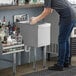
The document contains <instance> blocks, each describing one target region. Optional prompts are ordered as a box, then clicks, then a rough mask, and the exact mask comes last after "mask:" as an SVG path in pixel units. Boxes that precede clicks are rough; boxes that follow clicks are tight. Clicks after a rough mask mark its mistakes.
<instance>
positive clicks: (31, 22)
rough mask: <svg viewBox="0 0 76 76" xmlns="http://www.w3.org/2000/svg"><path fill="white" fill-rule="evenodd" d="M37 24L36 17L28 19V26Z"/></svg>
mask: <svg viewBox="0 0 76 76" xmlns="http://www.w3.org/2000/svg"><path fill="white" fill-rule="evenodd" d="M37 22H38V20H37V17H32V18H31V19H30V24H31V25H34V24H36V23H37Z"/></svg>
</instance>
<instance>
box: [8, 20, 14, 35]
mask: <svg viewBox="0 0 76 76" xmlns="http://www.w3.org/2000/svg"><path fill="white" fill-rule="evenodd" d="M8 28H9V35H11V34H12V32H13V31H12V30H13V29H12V26H11V24H10V21H9V22H8Z"/></svg>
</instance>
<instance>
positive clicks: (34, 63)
mask: <svg viewBox="0 0 76 76" xmlns="http://www.w3.org/2000/svg"><path fill="white" fill-rule="evenodd" d="M33 69H34V70H36V48H34V62H33Z"/></svg>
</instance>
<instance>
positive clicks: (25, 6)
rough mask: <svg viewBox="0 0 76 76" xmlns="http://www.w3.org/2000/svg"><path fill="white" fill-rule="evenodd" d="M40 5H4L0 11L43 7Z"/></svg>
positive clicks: (0, 7)
mask: <svg viewBox="0 0 76 76" xmlns="http://www.w3.org/2000/svg"><path fill="white" fill-rule="evenodd" d="M43 6H44V5H43V4H42V3H38V4H25V5H6V6H0V10H14V9H21V8H34V7H43Z"/></svg>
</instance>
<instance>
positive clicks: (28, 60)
mask: <svg viewBox="0 0 76 76" xmlns="http://www.w3.org/2000/svg"><path fill="white" fill-rule="evenodd" d="M30 53H31V51H29V59H28V63H30V60H31V59H30V58H31V57H30V55H31V54H30Z"/></svg>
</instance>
